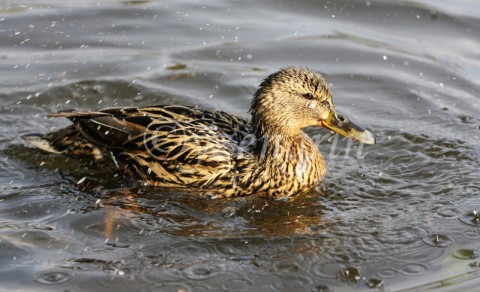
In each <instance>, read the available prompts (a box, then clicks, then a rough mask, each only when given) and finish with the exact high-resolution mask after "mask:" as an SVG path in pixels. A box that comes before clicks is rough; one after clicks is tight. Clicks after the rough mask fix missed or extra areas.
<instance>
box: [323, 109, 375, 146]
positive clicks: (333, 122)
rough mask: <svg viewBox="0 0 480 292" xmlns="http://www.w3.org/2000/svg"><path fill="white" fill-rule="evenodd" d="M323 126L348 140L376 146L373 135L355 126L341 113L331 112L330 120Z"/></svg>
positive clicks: (324, 121) (325, 121)
mask: <svg viewBox="0 0 480 292" xmlns="http://www.w3.org/2000/svg"><path fill="white" fill-rule="evenodd" d="M322 125H323V126H324V127H326V128H328V129H330V130H332V131H335V132H337V133H339V134H340V135H343V136H345V137H347V138H350V139H353V140H357V141H359V142H361V143H365V144H375V136H374V135H373V134H372V133H370V132H369V131H367V130H365V129H363V128H362V127H360V126H357V125H355V124H354V123H352V122H351V121H350V120H349V119H348V118H347V117H346V116H345V115H343V114H341V113H339V112H335V111H331V112H330V115H329V116H328V118H327V119H326V120H323V121H322Z"/></svg>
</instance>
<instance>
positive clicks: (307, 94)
mask: <svg viewBox="0 0 480 292" xmlns="http://www.w3.org/2000/svg"><path fill="white" fill-rule="evenodd" d="M303 97H304V98H305V99H308V100H312V99H314V96H313V94H311V93H305V94H304V95H303Z"/></svg>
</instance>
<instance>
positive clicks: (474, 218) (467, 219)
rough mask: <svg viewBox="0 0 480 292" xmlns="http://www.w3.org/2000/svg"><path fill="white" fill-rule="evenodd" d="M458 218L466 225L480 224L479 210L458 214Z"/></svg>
mask: <svg viewBox="0 0 480 292" xmlns="http://www.w3.org/2000/svg"><path fill="white" fill-rule="evenodd" d="M458 219H459V220H460V221H461V222H463V223H465V224H468V225H473V226H480V212H478V211H477V210H473V211H471V212H468V213H467V214H464V215H462V216H460V217H459V218H458Z"/></svg>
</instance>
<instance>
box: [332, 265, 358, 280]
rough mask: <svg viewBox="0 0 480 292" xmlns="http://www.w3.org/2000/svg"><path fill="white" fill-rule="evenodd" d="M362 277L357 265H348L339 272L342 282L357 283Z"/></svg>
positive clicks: (339, 278) (338, 276) (338, 275)
mask: <svg viewBox="0 0 480 292" xmlns="http://www.w3.org/2000/svg"><path fill="white" fill-rule="evenodd" d="M360 278H361V275H360V270H359V269H357V268H355V267H347V268H345V269H342V270H340V271H338V272H337V279H338V280H339V281H342V282H346V283H357V282H358V280H360Z"/></svg>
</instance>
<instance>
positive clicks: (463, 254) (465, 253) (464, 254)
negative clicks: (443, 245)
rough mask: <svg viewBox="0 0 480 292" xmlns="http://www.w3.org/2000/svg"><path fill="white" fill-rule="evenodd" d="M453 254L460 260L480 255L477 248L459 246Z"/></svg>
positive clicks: (471, 258)
mask: <svg viewBox="0 0 480 292" xmlns="http://www.w3.org/2000/svg"><path fill="white" fill-rule="evenodd" d="M453 255H454V256H455V257H456V258H457V259H461V260H473V259H476V258H478V257H479V256H480V251H479V250H474V249H469V248H461V249H457V250H456V251H455V252H454V253H453Z"/></svg>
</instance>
